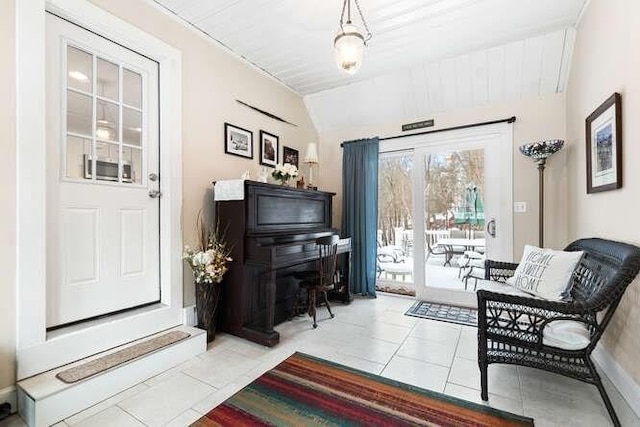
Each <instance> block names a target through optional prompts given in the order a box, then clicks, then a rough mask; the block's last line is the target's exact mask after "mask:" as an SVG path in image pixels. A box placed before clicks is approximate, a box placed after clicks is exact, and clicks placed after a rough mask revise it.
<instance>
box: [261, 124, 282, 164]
mask: <svg viewBox="0 0 640 427" xmlns="http://www.w3.org/2000/svg"><path fill="white" fill-rule="evenodd" d="M279 151H280V139H279V138H278V136H277V135H273V134H271V133H269V132H265V131H263V130H261V131H260V164H261V165H265V166H271V167H272V168H275V167H276V165H277V164H278V152H279Z"/></svg>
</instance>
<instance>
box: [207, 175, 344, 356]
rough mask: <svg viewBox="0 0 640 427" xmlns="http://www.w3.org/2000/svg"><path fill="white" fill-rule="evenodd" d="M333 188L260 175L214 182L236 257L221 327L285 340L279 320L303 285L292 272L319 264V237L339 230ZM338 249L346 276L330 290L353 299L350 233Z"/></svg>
mask: <svg viewBox="0 0 640 427" xmlns="http://www.w3.org/2000/svg"><path fill="white" fill-rule="evenodd" d="M228 188H232V189H233V190H232V191H231V192H229V191H226V189H228ZM233 193H235V194H233ZM334 195H335V194H334V193H328V192H323V191H312V190H304V189H295V188H289V187H284V186H278V185H272V184H265V183H259V182H254V181H244V182H243V183H242V182H237V181H234V182H230V181H222V182H218V183H216V187H215V198H216V202H215V203H216V217H217V221H218V223H219V224H220V227H221V228H222V229H225V228H226V230H227V231H226V239H227V241H228V242H229V243H230V244H231V245H232V253H231V257H232V258H233V262H232V263H231V265H230V268H229V271H228V272H227V274H226V275H225V277H224V280H223V283H222V297H221V301H220V303H219V304H220V305H219V310H218V311H219V314H220V318H219V325H220V330H222V331H223V332H228V333H231V334H234V335H237V336H240V337H243V338H246V339H249V340H251V341H254V342H257V343H259V344H262V345H266V346H274V345H276V344H277V343H278V342H279V340H280V336H279V334H278V332H277V331H275V330H274V326H275V325H276V324H278V323H280V322H282V321H284V320H286V319H287V318H288V317H289V315H290V312H291V309H292V305H293V300H294V296H295V293H296V291H297V286H298V284H297V281H296V279H294V278H293V273H294V272H296V271H301V270H308V269H311V268H314V266H315V260H316V259H317V258H318V250H317V248H316V245H315V240H316V239H317V238H318V237H323V236H327V235H331V234H338V232H337V230H335V229H332V228H331V214H332V198H333V196H334ZM338 253H339V254H343V255H342V256H341V257H340V258H341V260H340V267H339V268H340V271H339V274H337V276H339V277H340V280H339V281H338V283H336V290H335V291H334V292H333V293H332V294H331V295H330V296H331V298H332V299H339V300H341V301H342V302H345V303H348V302H349V301H350V299H351V296H350V294H349V278H350V271H349V268H350V262H349V261H350V260H349V257H350V254H351V239H350V238H344V239H341V240H340V242H339V244H338Z"/></svg>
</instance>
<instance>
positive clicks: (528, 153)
mask: <svg viewBox="0 0 640 427" xmlns="http://www.w3.org/2000/svg"><path fill="white" fill-rule="evenodd" d="M563 146H564V141H563V140H561V139H549V140H546V141H539V142H532V143H530V144H524V145H521V146H520V152H521V153H522V155H523V156H525V157H529V158H530V159H531V160H533V161H534V162H535V163H536V164H537V165H538V198H539V204H538V205H539V209H538V222H539V224H538V227H539V231H538V246H539V247H541V248H542V247H544V168H545V165H546V163H547V159H548V158H549V157H551V156H552V155H553V154H555V153H557V152H558V151H560V149H561V148H562V147H563Z"/></svg>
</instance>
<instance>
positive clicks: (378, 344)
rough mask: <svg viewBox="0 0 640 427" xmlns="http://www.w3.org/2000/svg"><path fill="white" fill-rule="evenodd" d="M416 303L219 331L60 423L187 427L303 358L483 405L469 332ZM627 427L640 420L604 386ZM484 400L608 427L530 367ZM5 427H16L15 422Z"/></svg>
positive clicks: (595, 402) (362, 306) (578, 394)
mask: <svg viewBox="0 0 640 427" xmlns="http://www.w3.org/2000/svg"><path fill="white" fill-rule="evenodd" d="M412 302H413V299H411V298H407V297H398V296H389V295H380V296H379V297H378V298H376V299H356V300H355V301H354V302H353V303H352V304H350V305H341V304H334V313H335V314H336V317H335V318H334V319H330V318H329V317H328V313H327V312H326V310H325V309H324V308H323V309H321V310H320V311H319V313H318V317H319V322H318V328H317V329H315V330H314V329H313V328H312V327H311V320H310V319H309V318H308V317H306V316H300V317H298V318H296V319H294V320H292V321H289V322H285V323H283V324H280V325H279V326H278V327H277V328H276V329H277V330H278V331H279V332H280V344H279V345H277V346H276V347H274V348H266V347H262V346H259V345H256V344H253V343H251V342H248V341H245V340H242V339H240V338H237V337H234V336H231V335H225V334H219V335H218V336H217V337H216V339H215V341H214V342H213V343H211V344H210V345H209V349H208V351H207V352H206V353H204V354H202V355H200V356H199V357H196V358H194V359H192V360H190V361H188V362H186V363H184V364H182V365H180V366H177V367H175V368H173V369H170V370H168V371H166V372H164V373H162V374H160V375H158V376H156V377H153V378H151V379H149V380H147V381H145V382H144V383H141V384H138V385H137V386H135V387H133V388H131V389H129V390H126V391H124V392H122V393H120V394H118V395H116V396H113V397H112V398H110V399H107V400H105V401H103V402H101V403H99V404H97V405H95V406H93V407H91V408H89V409H87V410H85V411H83V412H80V413H78V414H76V415H74V416H72V417H69V418H67V419H66V420H64V421H63V422H61V423H59V424H58V426H59V427H67V426H118V427H121V426H145V425H147V426H165V425H166V426H186V425H189V424H190V423H192V422H193V421H195V420H196V419H198V418H200V417H201V416H202V415H203V414H205V413H206V412H208V411H209V410H210V409H212V408H213V407H215V406H216V405H218V404H219V403H221V402H222V401H224V400H225V399H226V398H228V397H229V396H231V395H232V394H234V393H235V392H237V391H238V390H240V389H241V388H242V387H244V386H245V385H247V384H248V383H250V382H251V381H253V380H254V379H255V378H257V377H258V376H260V375H261V374H262V373H263V372H265V371H267V370H269V369H270V368H272V367H274V366H275V365H277V364H278V363H279V362H280V361H282V360H283V359H285V358H286V357H288V356H289V355H291V354H292V353H293V352H295V351H302V352H305V353H308V354H311V355H314V356H318V357H321V358H324V359H328V360H332V361H334V362H337V363H342V364H344V365H348V366H352V367H354V368H358V369H361V370H364V371H368V372H372V373H375V374H380V375H382V376H384V377H388V378H393V379H395V380H399V381H403V382H406V383H409V384H413V385H417V386H419V387H423V388H426V389H430V390H434V391H437V392H443V393H446V394H449V395H452V396H455V397H458V398H461V399H465V400H469V401H473V402H477V403H483V402H482V401H481V399H480V391H479V389H480V384H479V383H480V377H479V371H478V364H477V358H476V348H477V345H476V329H475V328H472V327H467V326H458V325H454V324H450V323H443V322H436V321H430V320H425V319H419V318H415V317H409V316H404V312H405V311H406V310H407V309H408V308H409V306H411V304H412ZM607 386H608V389H609V390H611V391H610V395H611V397H612V400H614V405H615V406H616V409H617V411H618V416H619V417H620V419H621V421H622V424H623V425H624V426H638V425H640V420H639V419H638V418H637V417H636V416H635V414H634V413H633V411H632V410H631V408H629V406H628V405H627V404H626V402H624V400H623V399H622V398H621V396H620V395H619V394H618V393H617V391H615V389H613V387H612V386H611V384H610V383H608V382H607ZM489 391H490V393H489V402H488V403H484V404H488V405H491V406H494V407H496V408H498V409H502V410H505V411H509V412H513V413H516V414H521V415H526V416H529V417H533V418H534V419H535V424H536V426H539V427H544V426H563V427H568V426H609V425H611V423H610V421H609V417H608V415H607V412H606V409H605V407H604V405H603V404H602V401H601V399H600V396H599V395H598V392H597V390H596V388H595V387H594V386H591V385H588V384H584V383H581V382H578V381H575V380H571V379H569V378H565V377H561V376H558V375H555V374H550V373H546V372H544V371H539V370H535V369H529V368H523V367H515V366H509V365H491V366H490V367H489ZM5 423H6V425H9V426H12V427H13V426H16V427H17V426H22V425H24V424H23V423H22V421H21V420H20V419H19V418H18V417H16V416H13V417H11V418H9V419H8V420H6V421H5Z"/></svg>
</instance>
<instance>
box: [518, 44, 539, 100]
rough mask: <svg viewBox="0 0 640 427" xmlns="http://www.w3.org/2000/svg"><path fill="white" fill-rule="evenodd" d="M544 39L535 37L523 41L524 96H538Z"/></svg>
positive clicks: (522, 92)
mask: <svg viewBox="0 0 640 427" xmlns="http://www.w3.org/2000/svg"><path fill="white" fill-rule="evenodd" d="M543 50H544V38H542V37H535V38H530V39H527V40H525V42H524V56H523V58H522V89H521V90H522V91H521V94H522V95H524V96H531V95H536V96H537V95H540V80H541V76H542V53H543Z"/></svg>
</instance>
